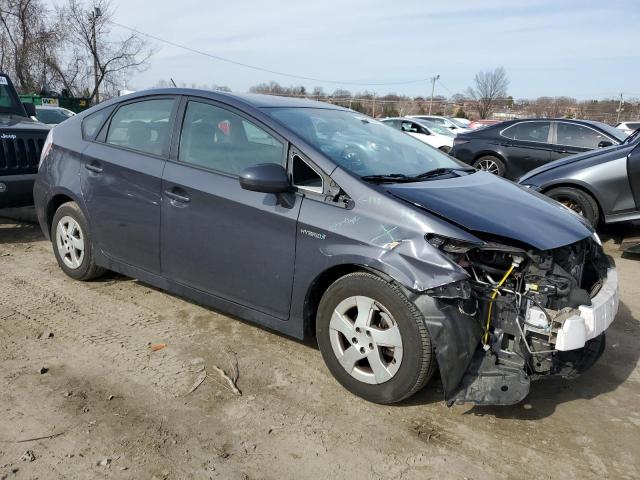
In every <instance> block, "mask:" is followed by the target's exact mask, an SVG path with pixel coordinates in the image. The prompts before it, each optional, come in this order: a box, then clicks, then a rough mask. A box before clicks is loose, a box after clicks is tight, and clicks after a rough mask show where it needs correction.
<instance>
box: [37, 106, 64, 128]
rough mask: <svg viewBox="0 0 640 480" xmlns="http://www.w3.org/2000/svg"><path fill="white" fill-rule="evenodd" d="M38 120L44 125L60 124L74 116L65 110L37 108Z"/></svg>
mask: <svg viewBox="0 0 640 480" xmlns="http://www.w3.org/2000/svg"><path fill="white" fill-rule="evenodd" d="M36 112H37V114H36V118H37V119H38V120H39V121H41V122H42V123H50V124H58V123H61V122H64V121H65V120H66V119H67V118H70V117H72V116H73V112H71V111H70V110H66V109H64V108H36Z"/></svg>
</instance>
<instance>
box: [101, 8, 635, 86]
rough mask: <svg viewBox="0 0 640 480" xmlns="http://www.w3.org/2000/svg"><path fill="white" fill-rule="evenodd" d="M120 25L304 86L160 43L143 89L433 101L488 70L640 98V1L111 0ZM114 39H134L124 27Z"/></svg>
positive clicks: (525, 82) (526, 82)
mask: <svg viewBox="0 0 640 480" xmlns="http://www.w3.org/2000/svg"><path fill="white" fill-rule="evenodd" d="M112 2H113V6H114V7H115V18H114V19H115V20H116V21H118V22H120V23H122V24H125V25H128V26H131V27H134V28H137V29H139V30H140V31H143V32H147V33H149V34H152V35H155V36H157V37H161V38H163V39H166V40H168V41H171V42H175V43H180V44H184V45H187V46H189V47H191V48H194V49H198V50H202V51H206V52H209V53H211V54H214V55H219V56H222V57H227V58H229V59H233V60H235V61H239V62H243V63H247V64H253V65H256V66H260V67H264V68H267V69H270V70H275V71H281V72H287V73H291V74H295V75H300V76H304V77H313V78H318V79H326V80H335V81H339V82H344V83H343V84H342V85H337V84H333V83H323V82H319V81H310V80H296V79H294V78H287V77H283V76H278V75H275V74H270V73H266V72H260V71H255V70H251V69H247V68H243V67H239V66H234V65H230V64H227V63H224V62H220V61H216V60H213V59H209V58H206V57H203V56H200V55H198V54H195V53H191V52H187V51H184V50H181V49H179V48H176V47H174V46H170V45H167V44H163V43H160V42H157V41H154V40H150V42H151V44H152V45H153V47H154V48H155V49H156V53H155V55H154V56H153V57H152V58H151V64H150V68H149V69H148V70H146V71H145V72H142V73H139V74H135V75H133V76H132V77H131V78H130V80H129V85H128V87H129V88H132V89H141V88H146V87H151V86H153V85H155V84H156V83H157V82H158V81H159V80H161V79H165V80H168V79H169V78H170V77H172V78H173V79H174V80H175V81H176V82H178V83H182V82H185V83H187V84H191V83H197V84H206V85H211V84H218V85H227V86H229V87H230V88H231V89H233V90H234V91H239V92H241V91H246V90H247V89H248V88H249V87H250V86H251V85H255V84H257V83H260V82H267V81H270V80H275V81H277V82H279V83H281V84H283V85H287V86H289V85H299V84H303V85H305V86H306V87H307V88H308V89H311V88H313V87H314V86H322V87H324V89H325V91H327V92H331V91H333V90H334V89H336V88H338V87H340V88H346V89H349V90H351V91H362V90H365V89H369V90H371V91H375V92H377V93H379V94H385V93H389V92H397V93H404V94H408V95H412V96H414V95H424V96H428V95H429V92H430V85H428V82H424V81H422V82H416V83H409V84H404V85H400V84H398V85H385V86H375V87H366V86H359V85H353V84H352V82H356V83H357V82H360V83H386V82H388V83H394V82H406V81H411V80H419V79H425V78H429V77H431V76H433V75H436V74H439V75H440V78H441V80H440V82H438V84H437V85H436V94H442V95H445V96H450V95H452V94H453V93H457V92H463V91H464V90H465V89H466V88H467V87H468V86H469V85H470V84H471V83H472V81H473V76H474V74H475V73H476V72H478V71H480V70H490V69H493V68H495V67H498V66H504V68H505V69H506V71H507V75H508V77H509V79H510V82H511V84H510V88H509V94H511V95H513V96H514V97H515V98H533V97H537V96H541V95H550V96H556V95H568V96H573V97H576V98H578V99H584V98H591V97H597V98H603V97H612V96H615V95H618V94H620V92H624V94H625V96H636V97H640V61H639V60H640V59H639V54H638V46H639V45H640V41H639V40H640V33H639V32H640V22H639V20H640V2H639V1H638V0H628V1H618V0H607V1H603V0H599V1H591V0H576V1H574V0H563V1H559V0H527V1H519V0H504V1H503V0H491V1H484V0H448V1H446V0H439V1H431V0H429V1H427V0H415V1H414V0H404V1H389V0H382V1H378V0H367V1H365V0H322V1H312V0H301V1H277V0H271V1H258V0H223V1H220V0H208V1H207V0H180V1H175V0H172V1H169V0H112ZM112 34H113V35H114V36H118V35H124V34H125V32H124V31H123V30H122V29H120V28H117V27H114V28H113V31H112Z"/></svg>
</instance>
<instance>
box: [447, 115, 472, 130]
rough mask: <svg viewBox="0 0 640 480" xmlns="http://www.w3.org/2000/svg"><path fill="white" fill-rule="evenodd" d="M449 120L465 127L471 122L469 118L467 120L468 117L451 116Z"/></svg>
mask: <svg viewBox="0 0 640 480" xmlns="http://www.w3.org/2000/svg"><path fill="white" fill-rule="evenodd" d="M451 120H453V121H454V122H458V123H459V124H460V125H462V126H463V127H465V128H469V124H470V123H471V120H469V119H468V118H460V117H453V118H451Z"/></svg>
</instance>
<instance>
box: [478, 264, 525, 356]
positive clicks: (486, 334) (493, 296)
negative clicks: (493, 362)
mask: <svg viewBox="0 0 640 480" xmlns="http://www.w3.org/2000/svg"><path fill="white" fill-rule="evenodd" d="M522 260H523V259H522V257H513V262H512V263H511V266H510V267H509V269H508V270H507V272H506V273H505V274H504V276H503V277H502V279H501V280H500V281H499V282H498V284H497V285H496V286H495V288H494V289H493V293H492V294H491V299H490V300H489V311H488V313H487V324H486V326H485V329H484V336H483V337H482V343H484V344H485V345H488V344H489V328H490V327H491V313H492V310H493V302H494V301H495V299H496V297H497V296H498V291H499V290H500V288H501V287H502V285H504V282H506V281H507V278H509V275H511V272H513V270H514V269H515V268H517V267H519V266H520V263H522Z"/></svg>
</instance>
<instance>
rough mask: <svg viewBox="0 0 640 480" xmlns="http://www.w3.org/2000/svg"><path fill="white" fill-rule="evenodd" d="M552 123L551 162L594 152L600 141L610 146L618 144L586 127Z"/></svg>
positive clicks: (568, 123)
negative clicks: (568, 156)
mask: <svg viewBox="0 0 640 480" xmlns="http://www.w3.org/2000/svg"><path fill="white" fill-rule="evenodd" d="M554 123H555V139H554V142H553V143H554V148H553V149H552V151H551V159H552V160H557V159H558V158H562V157H566V156H567V155H574V154H576V153H582V152H586V151H588V150H594V149H596V148H598V145H599V144H600V142H602V141H607V142H611V144H612V145H615V144H617V143H618V141H617V140H614V139H612V138H611V137H609V136H607V135H605V134H604V133H602V132H600V131H598V130H595V129H593V128H591V127H588V126H586V125H579V124H575V123H570V122H562V121H558V122H554Z"/></svg>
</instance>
